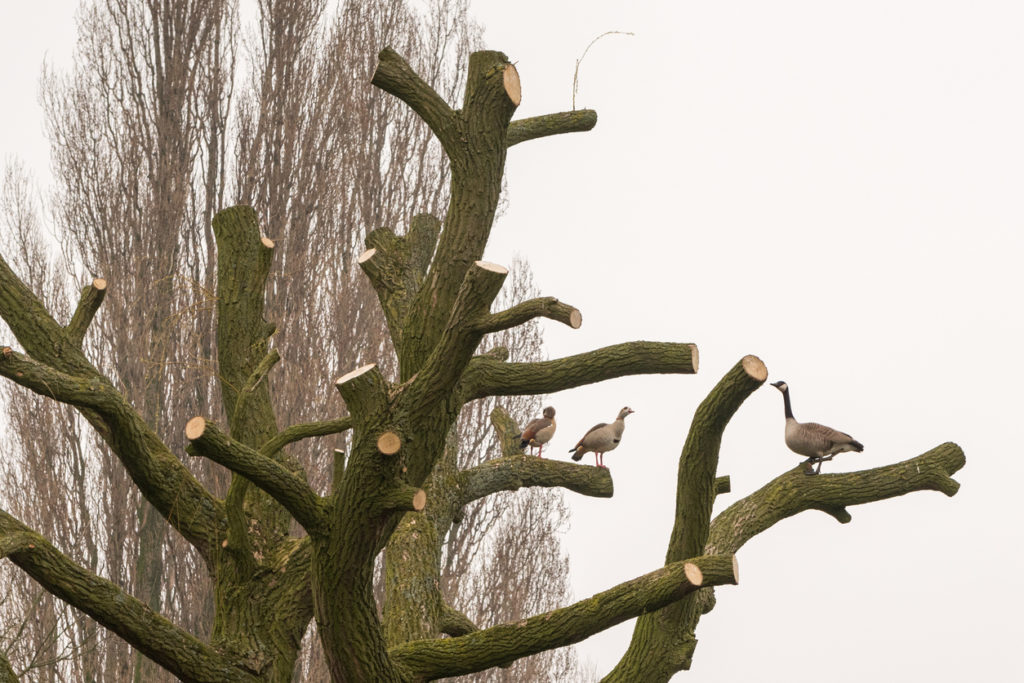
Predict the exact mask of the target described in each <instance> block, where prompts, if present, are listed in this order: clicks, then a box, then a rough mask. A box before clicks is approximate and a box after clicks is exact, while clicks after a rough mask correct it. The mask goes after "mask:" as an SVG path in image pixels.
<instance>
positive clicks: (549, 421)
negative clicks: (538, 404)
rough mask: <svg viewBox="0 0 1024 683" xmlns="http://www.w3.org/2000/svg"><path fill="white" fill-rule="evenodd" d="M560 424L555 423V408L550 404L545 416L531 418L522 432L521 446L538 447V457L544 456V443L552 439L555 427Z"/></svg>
mask: <svg viewBox="0 0 1024 683" xmlns="http://www.w3.org/2000/svg"><path fill="white" fill-rule="evenodd" d="M557 426H558V425H556V424H555V409H554V408H552V407H551V406H548V407H547V408H545V409H544V417H538V418H536V419H533V420H530V422H529V423H528V424H527V425H526V429H524V430H523V433H522V434H520V435H519V436H520V438H521V441H520V442H519V447H520V448H526V447H529V448H530V449H531V450H532V449H534V448H538V449H540V450H538V452H537V457H538V458H540V457H543V453H544V444H546V443H547V442H548V441H551V437H553V436H554V435H555V428H556V427H557Z"/></svg>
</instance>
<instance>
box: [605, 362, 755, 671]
mask: <svg viewBox="0 0 1024 683" xmlns="http://www.w3.org/2000/svg"><path fill="white" fill-rule="evenodd" d="M767 378H768V369H767V368H766V367H765V365H764V363H762V362H761V360H760V359H759V358H757V357H756V356H745V357H744V358H742V359H741V360H740V362H738V363H737V364H736V365H734V366H733V367H732V369H731V370H729V372H727V373H726V375H725V376H724V377H723V378H722V379H721V380H720V381H719V382H718V384H716V385H715V387H714V389H712V390H711V392H710V393H709V394H708V396H707V398H705V399H704V401H702V402H701V404H700V406H698V407H697V410H696V412H695V413H694V415H693V421H692V422H691V424H690V431H689V432H688V434H687V436H686V442H685V443H684V444H683V451H682V453H681V454H680V456H679V475H678V479H677V483H676V512H675V524H674V526H673V528H672V535H671V537H670V539H669V544H668V552H667V553H666V555H665V563H666V564H669V563H672V562H677V561H679V560H681V559H683V558H685V557H691V556H693V555H695V554H697V553H700V552H702V551H703V549H704V544H705V542H706V540H707V537H708V529H709V526H710V523H711V507H712V505H713V504H714V502H715V496H716V491H717V487H718V484H717V480H716V476H715V475H716V472H717V469H718V452H719V449H720V448H721V445H722V435H723V434H724V432H725V427H726V425H728V424H729V420H730V419H732V416H733V415H735V414H736V411H737V410H739V407H740V406H741V405H742V404H743V402H744V401H745V400H746V399H747V398H748V397H749V396H750V395H751V394H753V393H754V391H756V390H757V389H758V387H760V386H761V385H762V384H764V381H765V380H766V379H767ZM694 548H696V551H693V550H692V549H694ZM688 553H689V554H688ZM699 618H700V611H699V605H698V603H697V600H696V595H691V596H687V597H686V598H684V599H682V600H680V601H679V602H676V603H673V604H671V605H669V606H667V607H665V608H664V609H663V610H661V611H660V612H658V613H656V614H654V613H652V614H645V615H643V616H642V617H640V618H639V619H637V623H636V626H635V628H634V629H633V639H632V642H630V645H629V649H628V650H627V651H626V653H625V654H624V655H623V657H622V659H621V660H620V661H619V663H618V664H617V665H616V666H615V668H614V669H613V670H612V671H611V672H610V673H609V674H608V676H607V678H606V679H605V680H607V681H638V680H643V681H668V680H669V679H670V678H671V677H672V675H673V674H674V673H676V672H677V671H679V670H680V669H681V668H683V666H684V665H685V663H686V662H688V661H689V657H690V656H691V655H692V652H693V643H694V642H695V638H694V629H695V628H696V625H697V620H698V619H699Z"/></svg>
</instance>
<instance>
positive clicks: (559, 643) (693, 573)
mask: <svg viewBox="0 0 1024 683" xmlns="http://www.w3.org/2000/svg"><path fill="white" fill-rule="evenodd" d="M737 581H738V579H737V571H736V560H735V558H734V557H732V556H714V557H712V556H705V557H697V558H693V559H690V560H686V561H683V562H676V563H674V564H671V565H668V566H666V567H662V568H661V569H658V570H655V571H653V572H650V573H648V574H644V575H643V576H640V577H638V578H636V579H632V580H630V581H626V582H625V583H621V584H619V585H618V586H615V587H614V588H611V589H609V590H607V591H604V592H602V593H598V594H597V595H594V596H593V597H591V598H588V599H586V600H581V601H580V602H577V603H575V604H573V605H570V606H568V607H563V608H561V609H556V610H553V611H551V612H546V613H544V614H539V615H537V616H535V617H531V618H529V619H524V620H522V621H520V622H518V623H515V624H502V625H500V626H494V627H492V628H488V629H482V630H479V631H475V632H473V633H469V634H467V635H464V636H459V637H457V638H445V639H442V640H418V641H413V642H410V643H404V644H402V645H398V646H395V647H393V648H391V649H390V650H389V652H390V654H391V657H392V658H393V659H394V660H395V661H396V662H398V663H399V664H401V665H402V666H404V667H406V668H408V669H409V670H410V671H411V672H412V673H413V675H414V676H416V677H419V678H421V679H425V680H432V679H435V678H442V677H445V676H459V675H463V674H468V673H473V672H474V671H482V670H484V669H487V668H490V667H492V666H498V665H501V664H505V663H507V662H510V661H513V660H516V659H519V658H520V657H526V656H529V655H532V654H536V653H537V652H542V651H544V650H550V649H554V648H556V647H564V646H566V645H572V644H573V643H578V642H580V641H581V640H584V639H586V638H588V637H590V636H592V635H594V634H595V633H599V632H600V631H603V630H605V629H607V628H610V627H612V626H614V625H615V624H619V623H622V622H623V621H626V620H627V619H632V618H633V617H636V616H638V615H640V614H643V613H645V612H650V611H652V610H656V609H659V608H661V607H664V606H665V605H668V604H670V603H672V602H674V601H676V600H679V599H680V598H682V597H683V596H685V595H688V594H690V593H692V592H693V591H695V590H697V588H699V587H701V586H718V585H722V584H726V583H731V584H735V583H737Z"/></svg>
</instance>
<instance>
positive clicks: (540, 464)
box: [456, 455, 613, 507]
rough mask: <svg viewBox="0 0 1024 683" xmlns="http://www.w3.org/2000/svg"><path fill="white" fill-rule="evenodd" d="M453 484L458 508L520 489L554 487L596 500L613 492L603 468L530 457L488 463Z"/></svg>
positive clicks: (508, 457)
mask: <svg viewBox="0 0 1024 683" xmlns="http://www.w3.org/2000/svg"><path fill="white" fill-rule="evenodd" d="M456 482H457V483H456V485H457V486H458V489H459V503H458V504H459V506H460V507H461V506H463V505H467V504H469V503H472V502H473V501H474V500H479V499H480V498H484V497H486V496H489V495H491V494H492V493H497V492H498V491H516V490H518V489H520V488H522V487H524V486H545V487H548V488H552V487H556V486H557V487H561V488H565V489H569V490H570V491H575V492H576V493H579V494H581V495H584V496H593V497H596V498H611V497H612V493H613V487H612V475H611V474H610V473H609V472H608V470H607V469H604V468H601V467H587V466H583V465H576V464H574V463H571V462H562V461H559V460H547V459H544V458H537V457H534V456H532V455H509V456H506V457H504V458H495V459H493V460H488V461H487V462H484V463H481V464H479V465H477V466H476V467H473V468H470V469H468V470H464V471H463V472H460V473H459V475H458V477H457V480H456Z"/></svg>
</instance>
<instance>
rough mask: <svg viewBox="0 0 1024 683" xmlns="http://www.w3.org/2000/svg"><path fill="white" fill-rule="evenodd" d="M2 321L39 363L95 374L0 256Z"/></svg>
mask: <svg viewBox="0 0 1024 683" xmlns="http://www.w3.org/2000/svg"><path fill="white" fill-rule="evenodd" d="M0 317H2V318H3V319H4V322H6V323H7V326H8V327H10V328H11V332H13V333H14V336H15V338H16V339H17V340H18V342H19V343H20V344H21V346H22V348H23V349H25V351H26V352H28V354H29V355H30V356H32V358H34V359H36V360H37V361H40V362H42V363H46V364H47V365H52V366H53V367H55V368H58V369H60V370H63V371H64V372H70V373H74V374H78V373H80V372H83V371H87V370H93V371H94V372H95V369H94V368H93V367H92V365H91V364H90V363H89V362H88V361H87V360H86V359H85V356H84V355H82V351H81V349H79V348H77V347H75V346H73V345H71V344H70V343H69V340H68V337H67V335H66V334H64V330H63V328H62V327H61V326H60V325H59V324H57V321H56V320H54V319H53V316H51V315H50V312H49V311H47V310H46V307H45V306H43V303H42V302H41V301H40V300H39V299H38V298H37V297H36V295H35V294H33V293H32V290H30V289H29V288H28V286H27V285H25V283H24V282H22V281H21V278H19V277H18V276H17V275H15V274H14V271H13V270H11V268H10V266H8V265H7V261H5V260H4V259H3V256H0Z"/></svg>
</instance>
